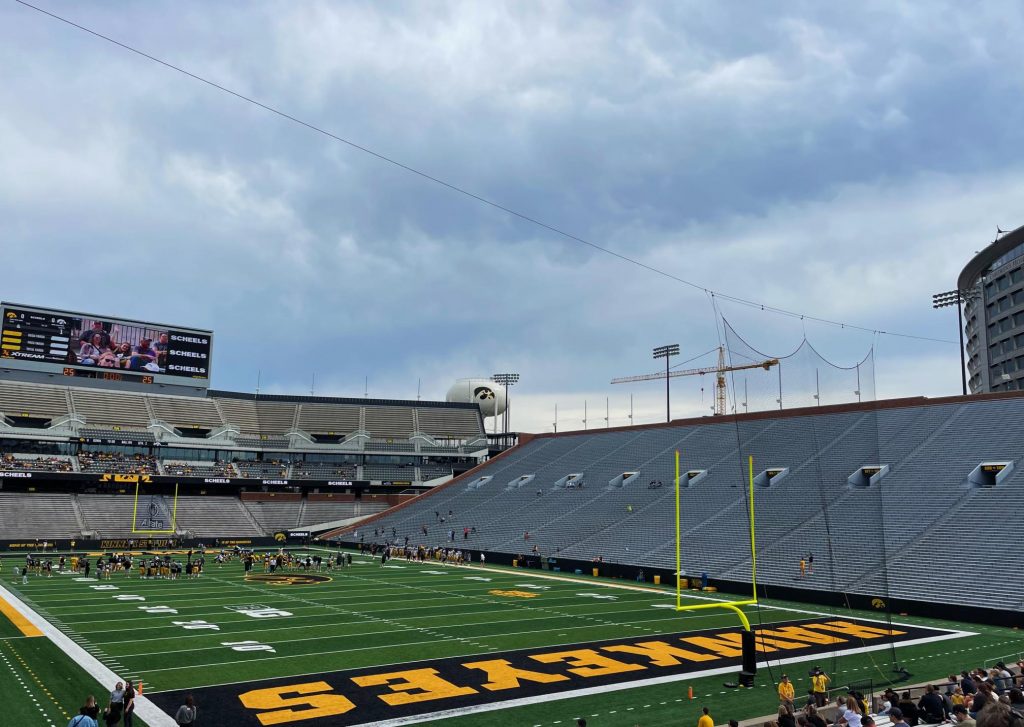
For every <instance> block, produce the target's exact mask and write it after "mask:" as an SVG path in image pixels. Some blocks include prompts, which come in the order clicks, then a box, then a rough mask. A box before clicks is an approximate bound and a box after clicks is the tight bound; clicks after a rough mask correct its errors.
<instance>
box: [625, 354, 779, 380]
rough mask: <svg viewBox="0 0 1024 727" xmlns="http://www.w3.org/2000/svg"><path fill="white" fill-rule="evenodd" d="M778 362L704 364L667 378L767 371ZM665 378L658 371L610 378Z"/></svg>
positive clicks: (663, 373)
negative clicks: (733, 364) (728, 364)
mask: <svg viewBox="0 0 1024 727" xmlns="http://www.w3.org/2000/svg"><path fill="white" fill-rule="evenodd" d="M778 363H779V360H778V359H777V358H770V359H767V360H765V361H760V362H758V363H751V364H741V365H739V366H726V367H725V368H721V369H720V368H718V367H717V366H705V367H703V368H699V369H680V370H679V371H671V372H669V378H672V379H674V378H677V377H679V376H703V375H704V374H717V373H719V372H722V373H725V372H727V371H744V370H746V369H764V370H765V371H767V370H768V369H770V368H771V367H772V366H775V365H777V364H778ZM663 378H665V372H663V371H662V372H659V373H656V374H640V375H639V376H623V377H621V378H618V379H612V383H613V384H629V383H632V382H634V381H656V380H658V379H663Z"/></svg>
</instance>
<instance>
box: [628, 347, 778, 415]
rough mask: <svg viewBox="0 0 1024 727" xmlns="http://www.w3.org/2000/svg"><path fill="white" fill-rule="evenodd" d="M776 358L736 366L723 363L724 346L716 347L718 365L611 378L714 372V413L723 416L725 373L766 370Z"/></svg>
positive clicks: (642, 378)
mask: <svg viewBox="0 0 1024 727" xmlns="http://www.w3.org/2000/svg"><path fill="white" fill-rule="evenodd" d="M778 365H779V360H778V359H777V358H769V359H765V360H764V361H755V362H754V363H748V364H739V365H738V366H726V365H725V347H724V346H719V347H718V365H717V366H704V367H703V368H699V369H680V370H679V371H668V372H665V373H661V372H659V373H656V374H641V375H639V376H623V377H621V378H618V379H612V383H613V384H630V383H633V382H636V381H656V380H658V379H675V378H678V377H681V376H704V375H705V374H715V415H716V416H725V409H726V395H725V386H726V384H725V374H726V373H727V372H729V371H746V370H747V369H764V370H765V371H768V370H769V369H770V368H771V367H772V366H778Z"/></svg>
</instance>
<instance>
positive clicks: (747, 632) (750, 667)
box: [675, 450, 757, 687]
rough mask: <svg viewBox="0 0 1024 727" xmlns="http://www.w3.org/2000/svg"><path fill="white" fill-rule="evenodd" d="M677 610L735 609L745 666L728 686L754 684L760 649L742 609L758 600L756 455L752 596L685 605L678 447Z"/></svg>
mask: <svg viewBox="0 0 1024 727" xmlns="http://www.w3.org/2000/svg"><path fill="white" fill-rule="evenodd" d="M675 455H676V462H675V465H676V611H705V610H709V609H725V610H727V611H732V612H733V613H735V614H736V616H737V617H738V618H739V620H740V623H741V624H742V625H743V632H742V633H741V636H742V640H741V648H742V651H743V666H742V668H741V670H740V673H739V678H738V681H737V682H736V683H731V682H730V683H726V685H725V686H727V687H737V686H739V687H751V686H753V684H754V676H755V675H756V674H757V649H756V644H755V637H754V632H753V630H752V629H751V628H750V619H749V618H747V614H745V613H744V612H743V608H742V607H743V606H753V605H756V604H757V542H756V540H755V536H756V530H755V526H754V457H753V455H750V456H748V457H747V472H748V479H749V483H748V488H747V498H748V506H747V512H748V514H749V517H750V583H751V597H750V598H747V599H742V600H736V601H715V602H714V603H699V604H694V605H688V606H684V605H682V575H681V573H682V528H681V525H680V520H681V518H680V496H679V450H676V453H675Z"/></svg>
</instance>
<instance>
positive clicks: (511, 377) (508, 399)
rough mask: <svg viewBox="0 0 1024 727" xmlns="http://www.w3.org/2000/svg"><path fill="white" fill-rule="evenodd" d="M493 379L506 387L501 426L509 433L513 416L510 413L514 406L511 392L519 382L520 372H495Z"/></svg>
mask: <svg viewBox="0 0 1024 727" xmlns="http://www.w3.org/2000/svg"><path fill="white" fill-rule="evenodd" d="M491 381H493V382H494V383H496V384H501V385H502V386H504V387H505V415H504V416H503V417H502V420H501V428H502V430H503V432H504V433H505V434H508V428H509V426H510V425H511V423H512V417H511V415H510V414H509V411H510V409H511V408H512V396H511V394H510V393H509V392H510V390H511V389H512V387H513V386H515V385H516V384H517V383H518V382H519V374H494V376H492V377H491Z"/></svg>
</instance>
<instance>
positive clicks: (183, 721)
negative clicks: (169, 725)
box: [174, 694, 196, 727]
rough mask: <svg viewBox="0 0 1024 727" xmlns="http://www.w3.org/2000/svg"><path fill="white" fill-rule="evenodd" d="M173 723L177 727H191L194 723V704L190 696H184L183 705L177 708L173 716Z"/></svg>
mask: <svg viewBox="0 0 1024 727" xmlns="http://www.w3.org/2000/svg"><path fill="white" fill-rule="evenodd" d="M174 721H175V722H177V723H178V727H192V725H193V724H195V721H196V703H195V700H194V699H193V698H192V695H191V694H188V695H186V696H185V703H184V704H183V705H181V706H180V707H178V711H177V713H176V714H175V715H174Z"/></svg>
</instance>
